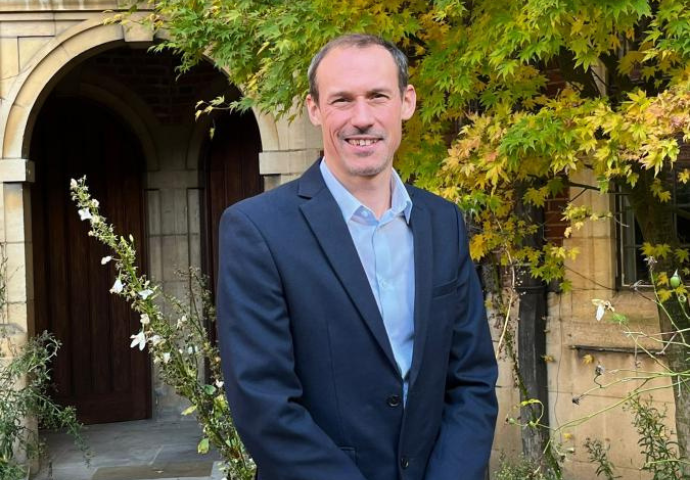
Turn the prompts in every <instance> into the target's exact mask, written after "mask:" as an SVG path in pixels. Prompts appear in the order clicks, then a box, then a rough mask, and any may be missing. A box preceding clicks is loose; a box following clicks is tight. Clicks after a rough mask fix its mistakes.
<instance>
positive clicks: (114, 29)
mask: <svg viewBox="0 0 690 480" xmlns="http://www.w3.org/2000/svg"><path fill="white" fill-rule="evenodd" d="M65 33H67V32H65ZM53 35H56V34H55V33H53ZM63 35H64V34H63ZM118 40H124V31H123V28H122V25H119V24H111V25H102V24H99V25H98V26H97V27H96V28H91V29H89V32H88V34H87V35H76V36H73V37H70V38H68V39H66V40H65V41H64V42H63V43H62V48H63V49H64V50H65V52H66V53H67V55H69V57H70V58H74V57H76V56H78V55H80V54H82V53H84V52H85V51H87V50H90V49H91V48H93V47H95V46H99V45H106V44H108V43H111V42H116V41H118Z"/></svg>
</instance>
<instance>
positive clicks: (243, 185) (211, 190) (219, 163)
mask: <svg viewBox="0 0 690 480" xmlns="http://www.w3.org/2000/svg"><path fill="white" fill-rule="evenodd" d="M260 151H261V137H260V135H259V129H258V127H257V125H256V121H255V120H254V116H253V115H252V114H251V113H245V114H242V115H240V114H230V115H224V116H222V117H219V118H217V119H216V130H215V134H214V136H213V140H212V141H210V143H209V145H208V149H207V155H206V162H205V168H204V173H205V179H204V184H205V185H206V213H205V214H206V237H207V238H206V241H205V242H204V243H205V247H206V252H205V253H206V254H205V257H206V262H205V264H206V273H207V275H209V277H210V285H212V286H213V289H214V292H215V285H216V282H217V278H216V268H217V265H218V224H219V222H220V217H221V215H222V214H223V211H224V210H225V209H226V208H227V207H228V206H230V205H232V204H233V203H236V202H239V201H240V200H242V199H245V198H248V197H251V196H254V195H258V194H259V193H261V192H263V189H264V184H263V177H262V176H261V175H260V174H259V152H260Z"/></svg>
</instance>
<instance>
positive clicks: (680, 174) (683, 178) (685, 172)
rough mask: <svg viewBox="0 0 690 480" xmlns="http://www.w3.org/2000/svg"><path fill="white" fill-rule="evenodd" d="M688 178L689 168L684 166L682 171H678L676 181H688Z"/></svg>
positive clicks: (689, 176) (689, 178)
mask: <svg viewBox="0 0 690 480" xmlns="http://www.w3.org/2000/svg"><path fill="white" fill-rule="evenodd" d="M688 180H690V170H688V169H687V168H684V169H683V171H682V172H678V181H680V182H681V183H688Z"/></svg>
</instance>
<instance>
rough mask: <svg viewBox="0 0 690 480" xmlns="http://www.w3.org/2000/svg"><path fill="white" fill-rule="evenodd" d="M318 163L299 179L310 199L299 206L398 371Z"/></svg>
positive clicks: (373, 300) (345, 287)
mask: <svg viewBox="0 0 690 480" xmlns="http://www.w3.org/2000/svg"><path fill="white" fill-rule="evenodd" d="M318 164H319V162H317V163H316V164H315V165H314V166H312V167H311V168H310V169H309V170H307V172H305V174H304V175H303V176H302V178H301V180H300V188H299V195H300V196H302V197H304V198H309V199H310V200H308V201H306V202H304V203H303V204H302V205H301V206H300V210H301V211H302V214H303V215H304V218H305V219H306V220H307V223H308V224H309V227H310V228H311V230H312V232H313V233H314V236H315V237H316V239H317V240H318V242H319V245H321V248H322V249H323V252H324V253H325V255H326V257H327V258H328V261H329V263H330V265H331V268H333V270H334V271H335V273H336V275H337V276H338V279H339V280H340V283H341V284H342V286H343V288H344V289H345V291H346V292H347V294H348V296H349V297H350V299H351V300H352V303H354V304H355V306H356V308H357V310H358V311H359V313H360V315H361V316H362V318H363V319H364V322H365V323H366V325H367V327H368V328H369V330H370V331H371V333H372V335H373V336H374V338H375V339H376V341H377V343H378V344H379V346H380V347H381V349H382V350H383V352H384V354H385V355H386V357H387V358H388V360H389V361H390V362H391V364H392V366H393V367H394V368H395V369H396V371H397V369H398V367H397V364H396V362H395V357H394V356H393V350H392V349H391V346H390V341H389V340H388V334H387V333H386V328H385V327H384V325H383V319H382V318H381V314H380V312H379V309H378V306H377V305H376V299H375V298H374V294H373V293H372V292H371V287H370V285H369V280H368V279H367V275H366V273H365V272H364V268H363V267H362V263H361V261H360V259H359V255H358V253H357V249H356V248H355V244H354V242H353V241H352V236H351V235H350V231H349V230H348V228H347V225H346V224H345V221H344V220H343V216H342V213H341V211H340V208H339V207H338V204H337V203H336V201H335V199H334V198H333V196H332V195H331V193H330V191H329V190H328V188H326V185H325V184H324V182H323V178H322V177H321V172H320V171H319V168H318Z"/></svg>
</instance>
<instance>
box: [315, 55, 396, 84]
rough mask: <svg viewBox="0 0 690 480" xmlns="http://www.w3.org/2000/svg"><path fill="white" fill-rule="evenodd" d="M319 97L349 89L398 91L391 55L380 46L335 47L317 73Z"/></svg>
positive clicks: (394, 66) (394, 65) (393, 61)
mask: <svg viewBox="0 0 690 480" xmlns="http://www.w3.org/2000/svg"><path fill="white" fill-rule="evenodd" d="M316 82H317V85H318V88H319V92H320V93H328V92H329V91H341V90H342V91H350V90H352V89H362V88H364V89H367V90H371V89H394V90H395V89H397V88H398V69H397V65H396V63H395V60H394V59H393V56H392V55H391V53H390V52H389V51H388V50H386V49H385V48H383V47H381V46H380V45H371V46H367V47H363V48H360V47H356V46H345V47H336V48H334V49H333V50H331V51H330V52H328V53H327V54H326V56H325V57H324V58H323V60H322V61H321V63H320V64H319V67H318V69H317V71H316Z"/></svg>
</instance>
